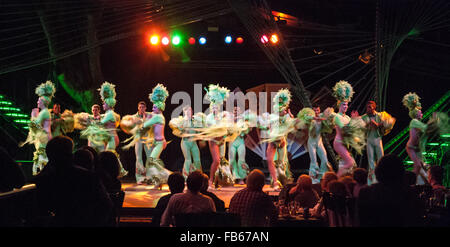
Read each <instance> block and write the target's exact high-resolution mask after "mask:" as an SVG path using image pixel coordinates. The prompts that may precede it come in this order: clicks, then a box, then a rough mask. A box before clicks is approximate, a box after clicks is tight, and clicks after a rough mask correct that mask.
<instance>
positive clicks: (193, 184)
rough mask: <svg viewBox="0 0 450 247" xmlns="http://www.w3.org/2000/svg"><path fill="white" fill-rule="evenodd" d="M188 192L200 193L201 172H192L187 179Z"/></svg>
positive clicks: (201, 183)
mask: <svg viewBox="0 0 450 247" xmlns="http://www.w3.org/2000/svg"><path fill="white" fill-rule="evenodd" d="M186 183H187V187H188V190H189V191H191V192H192V193H198V192H200V189H201V188H202V185H203V173H202V172H201V171H194V172H192V173H191V174H189V176H188V177H187V180H186Z"/></svg>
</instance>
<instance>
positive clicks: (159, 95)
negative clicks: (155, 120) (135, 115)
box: [148, 83, 169, 111]
mask: <svg viewBox="0 0 450 247" xmlns="http://www.w3.org/2000/svg"><path fill="white" fill-rule="evenodd" d="M168 96H169V91H167V89H166V87H164V86H163V85H162V84H161V83H158V84H157V85H156V86H155V87H154V88H153V91H152V93H151V94H149V95H148V98H149V99H150V101H151V102H152V103H153V104H154V105H156V107H158V109H160V110H161V111H164V109H165V108H166V103H165V102H166V98H167V97H168Z"/></svg>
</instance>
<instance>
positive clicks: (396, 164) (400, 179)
mask: <svg viewBox="0 0 450 247" xmlns="http://www.w3.org/2000/svg"><path fill="white" fill-rule="evenodd" d="M375 176H376V178H377V180H378V182H380V183H384V184H401V183H404V176H405V168H404V166H403V162H402V160H401V159H400V158H399V157H398V156H396V155H393V154H387V155H385V156H383V157H381V159H380V160H379V161H378V165H377V167H376V168H375Z"/></svg>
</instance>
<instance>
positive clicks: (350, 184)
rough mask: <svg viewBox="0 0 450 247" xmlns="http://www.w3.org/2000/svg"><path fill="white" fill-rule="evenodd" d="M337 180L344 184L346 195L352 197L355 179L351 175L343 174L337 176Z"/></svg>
mask: <svg viewBox="0 0 450 247" xmlns="http://www.w3.org/2000/svg"><path fill="white" fill-rule="evenodd" d="M339 181H340V182H342V183H343V184H344V185H345V189H346V190H347V196H350V197H353V189H354V188H355V185H356V181H355V180H354V179H353V177H352V176H348V175H347V176H343V177H340V178H339Z"/></svg>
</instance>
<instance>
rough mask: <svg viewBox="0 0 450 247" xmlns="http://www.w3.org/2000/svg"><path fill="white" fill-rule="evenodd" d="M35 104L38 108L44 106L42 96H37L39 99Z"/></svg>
mask: <svg viewBox="0 0 450 247" xmlns="http://www.w3.org/2000/svg"><path fill="white" fill-rule="evenodd" d="M37 106H38V108H40V109H44V108H46V106H45V102H44V100H43V99H42V98H39V99H38V101H37Z"/></svg>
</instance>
